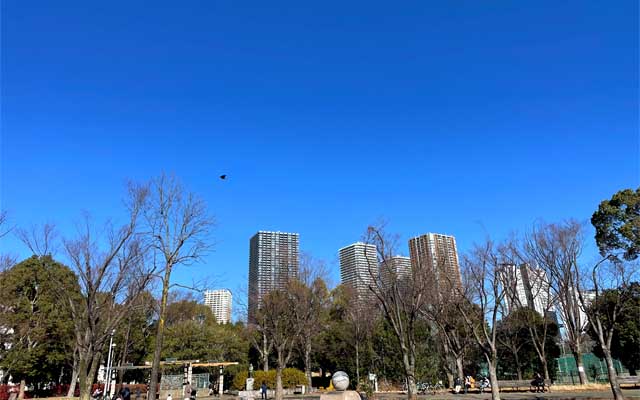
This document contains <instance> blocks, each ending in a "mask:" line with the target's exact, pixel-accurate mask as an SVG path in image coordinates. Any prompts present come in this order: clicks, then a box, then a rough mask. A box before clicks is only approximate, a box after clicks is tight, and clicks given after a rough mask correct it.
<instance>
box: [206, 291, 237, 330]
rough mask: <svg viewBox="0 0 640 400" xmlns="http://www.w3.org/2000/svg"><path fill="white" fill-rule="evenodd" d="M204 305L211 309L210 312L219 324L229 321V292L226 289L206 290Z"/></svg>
mask: <svg viewBox="0 0 640 400" xmlns="http://www.w3.org/2000/svg"><path fill="white" fill-rule="evenodd" d="M204 305H206V306H208V307H211V312H213V315H214V316H215V317H216V321H217V322H218V323H219V324H228V323H229V322H230V321H231V291H230V290H228V289H218V290H207V291H205V292H204Z"/></svg>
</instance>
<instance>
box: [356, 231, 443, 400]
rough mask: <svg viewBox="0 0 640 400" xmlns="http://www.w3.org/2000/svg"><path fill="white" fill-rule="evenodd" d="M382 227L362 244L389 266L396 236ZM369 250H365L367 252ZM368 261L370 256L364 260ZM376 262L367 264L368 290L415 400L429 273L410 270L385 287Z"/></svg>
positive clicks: (395, 248)
mask: <svg viewBox="0 0 640 400" xmlns="http://www.w3.org/2000/svg"><path fill="white" fill-rule="evenodd" d="M385 229H386V227H385V224H384V223H382V224H378V225H376V226H370V227H369V228H368V229H367V232H366V234H365V238H364V241H365V242H366V243H368V244H373V245H375V246H376V252H377V260H378V263H379V264H382V265H391V264H392V263H393V261H392V259H393V257H394V256H395V255H396V254H397V241H398V238H397V236H394V235H390V234H388V233H387V232H386V231H385ZM367 251H368V250H367ZM366 258H367V260H369V257H366ZM378 263H376V264H375V265H372V264H371V263H370V262H369V274H370V275H371V278H372V279H371V282H372V283H371V284H370V287H369V289H370V290H371V292H373V294H374V295H375V298H377V299H378V303H379V304H380V307H381V308H382V312H383V315H384V317H385V318H386V319H387V321H388V322H389V324H390V325H391V327H392V329H393V332H394V335H395V337H396V339H397V341H398V345H399V347H400V353H401V356H402V366H403V369H404V375H405V379H406V382H407V397H408V398H409V399H415V398H416V397H417V390H416V338H417V328H418V321H419V319H420V316H421V313H422V309H423V308H424V307H426V306H427V299H428V296H427V293H428V290H429V287H430V284H431V281H432V279H429V278H430V276H429V275H430V274H429V271H427V270H426V269H423V268H412V269H411V271H410V273H409V274H408V275H407V276H406V277H404V279H403V282H402V284H397V283H396V284H391V285H388V284H385V282H383V280H382V279H378V271H379V267H378Z"/></svg>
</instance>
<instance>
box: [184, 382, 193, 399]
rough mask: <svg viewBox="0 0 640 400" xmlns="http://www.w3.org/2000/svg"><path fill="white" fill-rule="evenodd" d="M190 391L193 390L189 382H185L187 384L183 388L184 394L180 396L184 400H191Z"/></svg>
mask: <svg viewBox="0 0 640 400" xmlns="http://www.w3.org/2000/svg"><path fill="white" fill-rule="evenodd" d="M191 390H193V388H192V387H191V382H189V381H187V384H186V385H185V386H184V393H183V396H182V397H183V398H184V400H191Z"/></svg>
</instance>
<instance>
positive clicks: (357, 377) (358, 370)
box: [355, 340, 360, 389]
mask: <svg viewBox="0 0 640 400" xmlns="http://www.w3.org/2000/svg"><path fill="white" fill-rule="evenodd" d="M359 384H360V346H359V345H358V341H357V340H356V384H355V387H356V389H357V388H358V385H359Z"/></svg>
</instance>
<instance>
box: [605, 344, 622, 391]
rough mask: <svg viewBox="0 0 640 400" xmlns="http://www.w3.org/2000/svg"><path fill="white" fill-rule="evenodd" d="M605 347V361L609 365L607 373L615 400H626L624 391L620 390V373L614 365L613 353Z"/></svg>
mask: <svg viewBox="0 0 640 400" xmlns="http://www.w3.org/2000/svg"><path fill="white" fill-rule="evenodd" d="M601 347H603V349H602V350H603V353H604V360H605V362H606V363H607V373H608V374H609V384H610V385H611V392H613V398H614V400H624V395H623V394H622V389H620V384H619V383H618V373H617V372H616V368H615V366H614V365H613V357H611V351H610V350H609V349H605V348H604V346H601Z"/></svg>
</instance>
